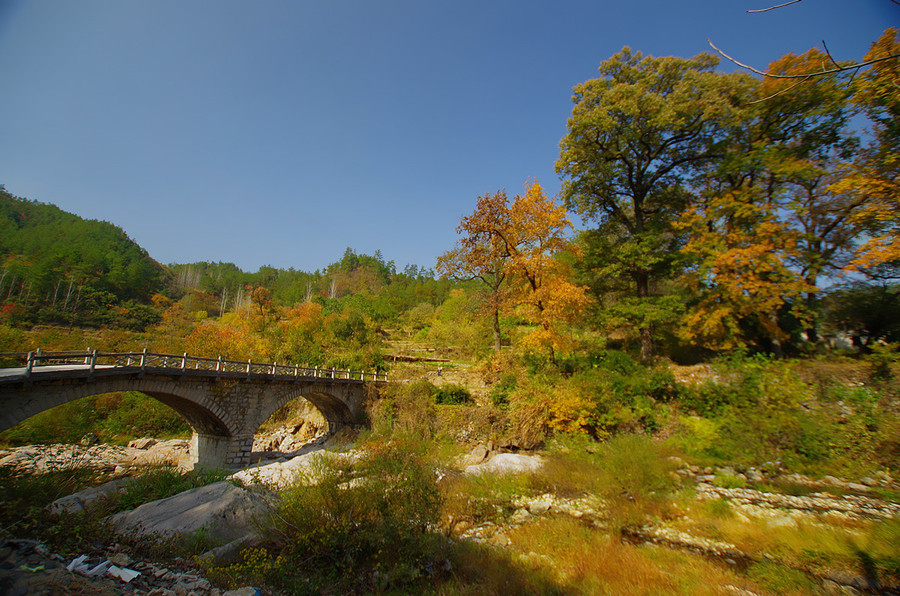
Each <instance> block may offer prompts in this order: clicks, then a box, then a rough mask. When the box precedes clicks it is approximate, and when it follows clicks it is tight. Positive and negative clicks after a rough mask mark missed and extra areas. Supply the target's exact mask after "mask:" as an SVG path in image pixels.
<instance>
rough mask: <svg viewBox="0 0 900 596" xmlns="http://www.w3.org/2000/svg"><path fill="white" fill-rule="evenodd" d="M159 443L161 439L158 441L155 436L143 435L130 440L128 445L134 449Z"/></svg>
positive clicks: (147, 447)
mask: <svg viewBox="0 0 900 596" xmlns="http://www.w3.org/2000/svg"><path fill="white" fill-rule="evenodd" d="M157 443H159V441H157V440H156V439H154V438H151V437H142V438H140V439H135V440H133V441H130V442H129V443H128V446H129V447H131V448H132V449H150V448H151V447H153V446H154V445H156V444H157Z"/></svg>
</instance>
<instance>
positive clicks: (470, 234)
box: [437, 190, 512, 351]
mask: <svg viewBox="0 0 900 596" xmlns="http://www.w3.org/2000/svg"><path fill="white" fill-rule="evenodd" d="M511 225H512V221H511V218H510V211H509V199H508V198H507V196H506V192H505V191H502V190H500V191H497V192H495V193H493V194H490V193H486V194H484V195H482V196H480V197H478V202H477V203H476V205H475V211H474V212H473V213H472V214H471V215H467V216H465V217H463V218H462V219H461V220H460V222H459V227H458V228H456V231H457V233H458V234H459V235H460V236H461V238H460V239H459V241H458V242H457V243H456V246H455V247H454V248H453V249H452V250H450V251H448V252H446V253H444V254H443V255H441V256H439V257H438V259H437V270H438V272H439V273H440V274H441V275H444V276H446V277H450V278H453V279H459V280H478V281H479V282H480V283H481V284H482V285H483V286H484V288H485V290H486V300H485V302H486V309H487V312H488V313H489V316H490V320H491V330H492V331H493V335H494V350H497V351H499V350H500V347H501V330H500V309H501V306H502V304H503V302H504V293H503V291H504V288H505V283H506V277H507V270H506V264H507V262H508V261H509V259H510V255H509V251H508V250H507V246H506V244H505V243H504V241H503V237H502V236H501V235H500V234H499V233H498V232H497V231H498V230H508V229H509V228H510V226H511Z"/></svg>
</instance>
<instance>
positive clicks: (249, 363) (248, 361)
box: [247, 358, 253, 376]
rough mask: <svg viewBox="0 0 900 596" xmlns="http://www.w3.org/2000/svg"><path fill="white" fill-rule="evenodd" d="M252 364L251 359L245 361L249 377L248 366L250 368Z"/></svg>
mask: <svg viewBox="0 0 900 596" xmlns="http://www.w3.org/2000/svg"><path fill="white" fill-rule="evenodd" d="M252 362H253V361H252V360H251V359H249V358H248V359H247V376H250V366H251V364H252Z"/></svg>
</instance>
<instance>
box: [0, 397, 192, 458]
mask: <svg viewBox="0 0 900 596" xmlns="http://www.w3.org/2000/svg"><path fill="white" fill-rule="evenodd" d="M88 433H93V434H95V435H96V436H97V437H98V438H99V439H100V440H101V441H104V442H109V443H120V444H124V443H127V442H128V441H129V440H131V439H135V438H138V437H146V436H155V437H158V438H172V437H183V436H189V435H190V427H189V426H188V424H187V422H186V421H185V420H184V418H182V417H181V415H180V414H178V413H177V412H176V411H175V410H173V409H171V408H170V407H168V406H166V405H164V404H163V403H162V402H160V401H158V400H156V399H153V398H152V397H148V396H146V395H144V394H142V393H137V392H135V391H126V392H121V393H105V394H101V395H94V396H91V397H85V398H82V399H78V400H75V401H71V402H69V403H66V404H63V405H61V406H57V407H55V408H52V409H50V410H47V411H44V412H41V413H40V414H37V415H35V416H32V417H31V418H29V419H28V420H25V421H23V422H21V423H20V424H18V425H16V426H14V427H13V428H11V429H8V430H6V431H4V432H2V433H0V440H2V441H4V442H6V443H8V444H12V445H28V444H35V443H39V444H41V443H77V442H78V441H80V440H81V438H82V437H83V436H85V435H86V434H88Z"/></svg>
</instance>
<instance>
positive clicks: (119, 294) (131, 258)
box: [0, 189, 166, 328]
mask: <svg viewBox="0 0 900 596" xmlns="http://www.w3.org/2000/svg"><path fill="white" fill-rule="evenodd" d="M0 263H2V271H0V302H2V304H3V305H4V308H3V314H4V317H6V318H9V319H11V320H13V321H17V322H22V323H31V324H36V323H55V324H68V325H72V324H74V325H101V324H107V325H116V326H122V327H126V328H142V327H143V326H145V325H146V324H147V323H149V322H153V321H154V320H158V316H157V315H156V314H155V313H154V312H152V311H151V310H149V309H148V308H147V307H146V305H147V304H149V303H150V299H151V297H152V296H153V294H154V293H156V292H158V291H159V290H160V289H162V288H163V286H164V284H165V281H166V270H165V268H164V267H162V266H161V265H160V264H159V263H157V262H156V261H154V260H153V259H152V258H151V257H150V256H149V255H148V254H147V251H145V250H144V249H142V248H141V247H140V246H138V245H137V244H136V243H135V242H134V241H132V240H131V239H130V238H129V237H128V236H127V235H126V234H125V232H124V231H123V230H122V229H121V228H118V227H116V226H114V225H113V224H110V223H108V222H105V221H96V220H85V219H82V218H80V217H78V216H77V215H73V214H71V213H66V212H65V211H63V210H61V209H59V208H58V207H56V206H55V205H49V204H46V203H39V202H37V201H30V200H28V199H25V198H20V197H15V196H13V195H12V194H10V193H9V192H7V191H6V189H0Z"/></svg>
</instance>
